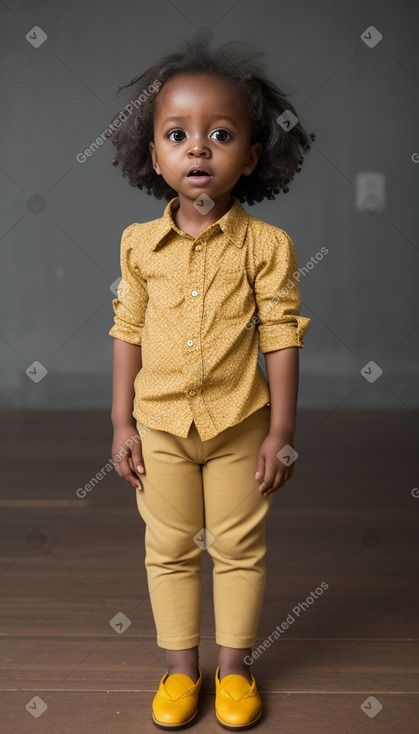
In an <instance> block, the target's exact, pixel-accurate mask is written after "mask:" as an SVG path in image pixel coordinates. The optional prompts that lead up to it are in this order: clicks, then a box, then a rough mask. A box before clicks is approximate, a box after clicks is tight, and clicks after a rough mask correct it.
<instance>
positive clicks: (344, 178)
mask: <svg viewBox="0 0 419 734" xmlns="http://www.w3.org/2000/svg"><path fill="white" fill-rule="evenodd" d="M418 23H419V4H418V3H417V2H414V1H411V2H403V0H399V1H398V2H396V1H395V0H381V1H380V2H379V1H378V0H367V2H365V0H342V1H340V2H334V1H330V2H328V1H327V0H323V1H320V0H319V1H317V2H316V1H314V2H313V1H312V0H304V1H302V2H296V0H287V1H286V2H273V1H272V0H258V2H250V1H249V0H240V2H236V1H235V0H231V1H230V2H226V0H211V2H210V3H197V2H195V1H194V0H175V1H174V0H170V1H169V0H168V1H167V2H166V0H164V1H163V0H157V1H155V2H152V3H151V2H141V1H140V2H133V1H132V0H118V2H117V1H116V0H107V1H105V2H104V1H103V0H90V2H81V0H73V2H69V0H54V1H53V0H45V1H44V2H42V1H40V0H38V1H36V2H30V0H7V2H5V3H1V5H0V27H1V46H0V48H1V63H0V99H1V101H2V114H1V128H2V130H1V141H2V153H1V162H0V187H1V202H2V207H1V209H2V216H1V224H0V258H1V261H0V272H1V290H0V294H1V295H0V297H1V301H2V302H1V308H0V370H1V385H0V404H1V405H2V407H3V409H7V410H14V409H19V410H21V409H32V408H39V409H46V410H49V409H54V410H74V409H77V410H80V409H88V408H104V409H108V408H110V404H111V358H112V338H111V337H110V336H108V331H109V329H110V327H111V326H112V323H113V311H112V305H111V301H112V298H113V297H114V296H113V294H112V293H111V291H110V290H109V285H110V284H111V283H112V282H113V281H114V280H115V279H116V278H117V277H118V276H119V275H120V271H119V245H120V237H121V233H122V230H123V229H124V228H125V227H126V226H128V225H129V224H131V223H132V222H136V221H146V220H148V219H153V218H155V217H159V216H161V214H162V212H163V207H164V206H165V202H164V200H161V201H157V200H154V199H153V198H152V197H150V196H147V194H146V193H144V192H142V191H139V190H137V189H133V188H132V187H130V186H129V184H128V182H127V180H126V179H123V178H122V176H121V175H120V173H119V171H117V169H115V168H114V167H113V166H112V165H111V159H112V157H113V151H114V148H113V146H112V145H111V144H110V143H109V142H107V143H106V144H105V145H103V146H102V147H101V148H99V150H97V151H96V152H95V153H94V155H93V156H92V157H90V158H88V159H87V161H86V162H85V163H83V164H81V163H78V162H77V160H76V155H77V153H79V152H80V151H83V150H85V148H86V147H88V146H89V145H90V144H91V143H92V141H94V140H95V139H96V138H97V136H98V135H100V133H102V132H103V131H104V130H105V128H106V126H107V124H108V122H109V120H110V118H111V116H112V115H113V114H114V113H115V112H116V111H117V110H118V109H120V108H121V107H122V106H123V104H125V103H126V101H127V99H128V93H126V94H125V96H124V94H123V93H122V94H120V96H119V97H118V98H116V97H115V91H116V89H117V88H118V86H119V84H120V83H127V82H129V81H130V80H131V78H132V77H133V76H135V75H136V74H138V73H140V72H141V71H142V70H143V69H144V68H145V66H146V65H148V64H149V63H151V62H152V61H154V60H155V58H157V56H158V55H159V54H160V53H163V51H164V52H166V49H167V48H168V47H170V45H171V44H173V45H176V44H177V42H178V40H180V39H181V38H183V37H191V36H192V35H194V34H195V33H197V32H198V31H200V29H206V30H204V32H206V33H208V34H212V35H213V37H214V39H213V43H214V44H215V45H218V44H219V43H221V42H225V41H230V40H241V41H246V42H251V43H252V42H253V43H254V44H255V45H256V46H257V47H260V48H262V49H264V50H265V51H266V60H267V64H268V67H269V68H270V70H271V73H272V75H273V77H274V78H275V79H276V81H277V83H278V84H279V85H280V87H282V88H283V90H284V91H286V92H292V96H291V97H290V99H291V101H292V102H293V103H294V104H295V106H296V109H297V111H298V113H299V116H300V118H301V120H302V122H303V124H305V126H306V128H307V129H308V130H309V131H311V130H315V131H316V133H317V140H316V142H315V143H314V146H313V148H312V150H311V151H310V152H309V153H308V154H307V156H306V158H305V162H304V166H303V170H302V172H301V173H300V174H297V175H296V177H295V179H294V181H293V182H292V184H291V187H290V192H289V193H288V194H280V195H279V196H278V197H277V198H276V200H275V201H273V202H272V201H264V202H263V203H261V204H256V205H255V206H253V207H249V206H247V205H245V206H246V208H247V210H248V211H249V212H250V213H251V214H254V215H255V216H258V217H260V218H261V219H263V220H266V221H268V222H271V223H272V224H274V225H276V226H279V227H282V228H283V229H285V230H286V231H287V232H288V233H289V234H290V235H291V237H292V238H293V240H294V244H295V247H296V250H297V255H298V260H299V265H300V267H303V266H304V265H305V264H306V263H307V262H308V261H310V257H312V256H315V255H316V253H317V252H319V250H320V249H321V247H322V246H325V247H327V248H328V250H329V253H328V254H327V256H325V257H324V258H323V260H321V261H320V262H318V263H317V264H316V265H315V266H314V267H313V268H312V269H311V270H310V271H309V272H308V273H307V274H306V275H304V276H302V277H301V279H300V286H301V292H302V308H301V313H302V315H304V316H309V317H310V318H311V319H312V321H311V325H310V329H309V332H308V333H307V336H306V338H305V347H304V349H302V350H300V365H301V367H300V374H301V378H300V396H299V406H300V407H301V408H310V407H318V408H330V409H332V408H334V407H338V406H339V407H340V408H343V409H351V408H355V409H359V408H363V407H365V408H367V407H377V408H384V407H385V408H394V409H403V410H405V409H406V407H408V408H411V407H417V406H418V405H419V385H418V334H419V328H418V327H419V309H418V295H417V294H418V286H417V281H418V264H419V245H418V241H419V238H418V228H419V225H418V218H417V216H416V212H417V206H418V205H417V201H418V176H419V140H418V137H417V130H418V115H417V108H418V81H419V68H418V66H419V64H418V52H417V48H418V44H417V28H418ZM34 26H39V27H40V28H41V29H42V30H43V31H44V32H45V33H46V34H47V39H46V40H45V42H44V43H42V45H40V46H39V47H38V48H35V47H34V46H33V45H32V43H30V42H29V41H28V40H26V35H27V34H28V33H29V32H30V31H31V29H32V28H33V27H34ZM369 26H374V27H375V28H376V29H377V30H378V31H379V32H380V33H381V34H382V39H381V40H380V41H379V43H377V44H376V45H374V46H373V47H369V46H368V45H367V44H366V43H365V42H364V41H363V40H362V38H361V35H364V31H366V30H367V29H368V27H369ZM374 34H375V31H373V38H374ZM32 35H33V34H32ZM35 35H37V38H39V33H38V34H35ZM131 92H132V90H129V94H131ZM371 171H372V172H376V173H381V174H383V175H384V177H385V187H384V193H385V197H384V201H382V202H381V204H382V205H381V208H380V207H379V208H378V210H376V211H375V212H374V213H371V212H369V211H366V210H365V209H364V208H362V206H365V205H366V203H368V202H367V200H366V199H365V198H362V197H363V196H364V197H365V195H364V194H362V192H361V194H360V192H359V186H357V178H356V177H357V175H358V174H360V173H361V174H363V173H365V172H371ZM357 191H358V198H361V199H362V200H363V202H364V204H363V205H362V206H361V208H358V207H357V204H356V199H357ZM34 197H35V198H34ZM371 200H373V201H376V199H374V198H373V197H369V199H368V201H371ZM39 203H40V205H39ZM42 206H43V207H44V208H42ZM35 361H38V362H40V363H41V364H42V365H44V366H45V368H46V369H47V374H46V376H45V377H44V378H43V379H41V380H40V381H39V382H37V383H35V382H33V381H32V379H30V378H29V377H28V376H27V374H26V370H27V369H28V367H29V366H30V365H31V364H32V363H33V362H35ZM370 361H374V362H375V363H377V364H378V365H379V367H380V369H381V370H382V374H381V375H380V377H378V379H376V380H375V381H374V382H370V381H368V380H367V379H366V378H365V377H364V376H363V374H361V370H362V369H363V368H364V366H365V365H366V364H367V363H369V362H370Z"/></svg>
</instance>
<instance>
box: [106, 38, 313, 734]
mask: <svg viewBox="0 0 419 734" xmlns="http://www.w3.org/2000/svg"><path fill="white" fill-rule="evenodd" d="M227 46H228V44H227V45H226V46H223V47H221V48H219V49H216V50H214V49H212V48H211V47H210V46H209V44H208V43H206V42H204V41H202V40H201V41H184V42H183V45H182V47H181V48H179V49H178V50H177V51H175V52H172V53H170V54H168V55H167V56H165V57H164V58H162V59H161V60H159V61H158V62H157V63H155V64H154V65H153V66H151V67H150V68H148V69H147V70H146V71H145V72H144V73H143V74H141V75H140V76H138V77H136V78H134V79H133V80H132V82H130V84H127V85H121V86H120V89H121V88H122V87H124V86H131V85H132V84H137V83H139V84H138V89H137V92H136V95H135V96H134V97H132V100H131V102H130V103H129V104H128V105H126V106H125V108H124V110H125V111H124V112H123V114H121V113H119V114H118V115H116V116H115V117H114V118H113V124H112V125H111V126H110V130H112V135H113V143H114V144H115V146H116V150H117V155H116V157H115V159H114V161H113V163H114V165H116V166H119V167H120V170H121V173H122V175H123V176H127V177H128V179H129V183H130V185H131V186H135V187H138V188H140V189H142V188H143V187H146V191H147V194H150V195H154V196H155V197H156V198H157V199H161V198H162V197H163V196H164V197H165V199H166V200H167V202H168V203H167V205H166V207H165V209H164V212H163V216H162V217H161V218H159V219H154V220H152V221H149V222H143V223H134V224H131V225H130V226H128V227H127V228H126V229H124V231H123V234H122V240H121V273H122V280H121V282H120V286H119V288H118V298H116V299H114V300H113V308H114V312H115V317H114V326H113V327H112V328H111V330H110V332H109V334H110V335H111V336H112V337H114V343H113V350H114V351H113V404H112V414H111V418H112V424H113V428H114V439H113V445H112V454H113V456H114V457H115V461H116V462H117V463H116V471H117V473H118V474H119V476H120V477H123V478H124V479H125V480H126V481H127V482H128V483H129V484H130V485H131V486H133V487H135V489H136V500H137V506H138V511H139V513H140V515H141V517H142V518H143V520H144V522H145V550H146V554H145V566H146V569H147V580H148V589H149V594H150V602H151V607H152V611H153V616H154V622H155V626H156V631H157V645H158V646H159V647H162V648H164V649H165V650H166V661H167V672H166V673H165V674H164V676H163V677H162V679H161V681H160V684H159V687H158V690H157V692H156V694H155V696H154V699H153V702H152V720H153V722H154V723H155V724H156V725H157V726H159V727H161V728H168V729H170V728H175V727H176V728H181V727H182V726H183V725H186V724H188V723H190V722H191V721H192V719H193V718H194V717H195V715H196V713H197V704H198V694H199V690H200V687H201V683H202V671H201V669H200V667H199V658H198V645H199V642H200V617H201V572H200V568H201V554H202V550H204V549H205V550H207V551H208V553H209V554H210V556H211V557H212V560H213V595H214V614H215V639H216V644H217V645H219V647H220V649H219V657H218V663H219V665H218V667H217V669H216V671H215V710H216V719H217V721H218V722H219V723H220V724H221V725H222V726H224V727H226V728H230V729H241V728H247V727H249V726H252V725H253V724H254V723H255V722H256V721H257V720H258V719H259V718H260V715H261V711H262V702H261V698H260V694H259V691H258V688H257V685H256V681H255V678H254V677H253V675H252V673H251V672H250V670H249V666H248V665H247V664H246V661H249V657H248V656H249V654H250V652H251V648H252V645H254V644H255V643H256V639H257V630H258V624H259V618H260V613H261V608H262V602H263V596H264V589H265V555H266V545H265V518H266V514H267V512H268V510H269V508H270V506H271V503H272V499H273V493H274V492H275V491H276V490H277V489H279V488H280V487H283V486H284V484H285V482H286V481H288V480H289V479H290V478H291V477H292V475H293V471H294V460H293V456H295V454H294V453H293V451H294V443H293V436H294V432H295V422H296V404H297V392H298V355H299V348H301V347H303V346H304V345H303V337H304V335H305V333H306V331H307V329H308V326H309V322H310V319H309V318H307V317H304V316H300V315H299V312H300V305H301V297H300V291H299V285H298V275H299V274H298V263H297V258H296V253H295V250H294V245H293V242H292V240H291V238H290V237H289V235H288V234H287V233H286V232H285V231H284V230H283V229H279V228H278V227H275V226H273V225H271V224H268V223H266V222H263V221H261V220H260V219H258V218H257V217H255V216H252V215H250V214H248V213H247V212H246V211H245V209H244V208H243V206H242V203H243V202H247V203H248V204H250V205H252V204H254V203H255V201H258V202H259V201H263V199H264V198H267V199H271V200H272V199H274V198H275V196H274V195H275V194H278V193H279V191H280V188H282V190H283V191H285V192H286V191H288V188H287V184H288V183H289V182H290V181H291V180H292V179H293V177H294V173H295V172H296V171H300V170H301V169H300V167H299V166H300V165H301V163H302V162H303V158H302V157H301V152H300V150H299V147H301V148H302V149H303V150H309V149H310V147H311V146H310V143H309V137H311V139H312V140H314V139H315V136H314V134H311V136H308V135H307V134H306V132H305V131H304V129H303V127H302V125H301V123H300V122H299V121H298V119H297V114H296V112H295V109H294V107H293V106H292V105H291V104H290V103H289V102H288V101H286V100H285V97H284V95H283V94H282V93H281V92H280V91H279V89H278V88H277V87H276V86H275V84H274V83H273V82H272V81H269V80H268V79H267V78H266V76H265V75H264V74H263V73H262V71H261V68H260V66H256V65H254V64H253V63H252V62H250V61H249V58H247V59H246V58H240V54H237V53H235V51H234V49H233V50H231V48H230V49H228V47H227ZM259 352H261V353H262V354H264V358H265V363H266V373H267V379H266V378H265V374H264V372H263V371H262V369H261V367H260V365H259V363H258V355H259Z"/></svg>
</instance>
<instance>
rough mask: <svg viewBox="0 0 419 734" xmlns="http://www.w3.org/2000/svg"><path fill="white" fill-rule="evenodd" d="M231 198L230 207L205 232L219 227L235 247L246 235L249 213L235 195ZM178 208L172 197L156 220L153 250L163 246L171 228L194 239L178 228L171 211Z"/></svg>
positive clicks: (176, 199)
mask: <svg viewBox="0 0 419 734" xmlns="http://www.w3.org/2000/svg"><path fill="white" fill-rule="evenodd" d="M233 200H234V201H233V204H232V205H231V207H230V209H229V210H228V211H227V212H226V213H225V214H223V216H222V217H220V219H218V220H217V221H216V222H214V223H213V224H211V225H209V226H208V227H207V229H206V230H205V231H206V232H207V231H209V230H211V229H221V230H222V231H223V232H224V234H226V235H227V237H228V238H229V239H230V240H231V242H233V244H235V245H236V246H237V247H241V246H242V245H243V242H244V238H245V235H246V231H247V225H248V221H249V215H248V214H247V212H246V211H245V209H244V208H243V207H242V205H241V203H240V201H239V200H238V198H237V197H236V196H233ZM178 208H179V197H178V196H175V197H174V199H171V201H169V203H168V204H167V206H166V208H165V210H164V212H163V216H162V217H161V218H160V219H157V220H156V222H155V227H154V232H153V233H154V234H155V238H156V239H155V243H154V245H153V247H152V249H153V250H157V248H158V247H159V246H163V245H164V244H165V242H166V241H167V240H168V239H169V238H168V235H169V233H170V232H171V231H172V230H174V231H175V232H177V233H178V234H179V235H181V236H182V237H190V238H191V239H194V238H193V237H192V235H188V234H187V233H186V232H183V230H181V229H179V227H178V226H177V224H176V223H175V221H174V219H173V212H174V211H175V210H176V209H178Z"/></svg>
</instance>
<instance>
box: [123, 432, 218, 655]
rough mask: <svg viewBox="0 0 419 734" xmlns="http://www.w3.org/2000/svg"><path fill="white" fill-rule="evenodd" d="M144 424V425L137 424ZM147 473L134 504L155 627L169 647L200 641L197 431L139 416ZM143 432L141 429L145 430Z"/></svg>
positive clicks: (200, 491)
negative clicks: (167, 427)
mask: <svg viewBox="0 0 419 734" xmlns="http://www.w3.org/2000/svg"><path fill="white" fill-rule="evenodd" d="M141 429H142V430H141ZM137 430H138V432H139V433H140V436H141V437H142V441H141V445H142V452H143V459H144V467H145V474H140V475H139V476H140V480H141V482H142V485H143V491H140V490H137V492H136V498H137V507H138V510H139V513H140V515H141V517H142V518H143V520H144V522H145V524H146V530H145V549H146V556H145V567H146V569H147V581H148V590H149V594H150V602H151V607H152V611H153V616H154V622H155V626H156V631H157V644H158V646H159V647H163V648H166V649H167V650H182V649H184V648H190V647H195V645H198V644H199V642H200V623H201V604H202V594H201V589H202V586H201V556H202V548H201V547H200V546H199V545H197V543H196V542H195V541H194V539H193V538H194V535H196V534H197V533H198V532H199V531H200V530H202V528H203V525H204V514H203V513H204V509H203V488H202V470H201V465H200V463H199V462H198V461H196V459H199V458H200V457H199V455H198V456H197V448H198V449H199V445H198V443H197V440H196V434H195V433H193V432H192V430H191V431H190V432H189V435H188V436H187V437H186V438H182V437H179V436H174V435H172V434H170V433H168V432H166V431H159V430H156V429H149V428H147V427H146V426H144V425H143V424H142V423H141V422H139V421H137ZM144 434H145V435H144Z"/></svg>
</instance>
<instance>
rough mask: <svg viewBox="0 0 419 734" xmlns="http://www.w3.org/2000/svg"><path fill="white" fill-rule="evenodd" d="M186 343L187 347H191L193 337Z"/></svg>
mask: <svg viewBox="0 0 419 734" xmlns="http://www.w3.org/2000/svg"><path fill="white" fill-rule="evenodd" d="M186 343H187V345H188V347H193V343H194V341H193V339H188V341H187V342H186Z"/></svg>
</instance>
